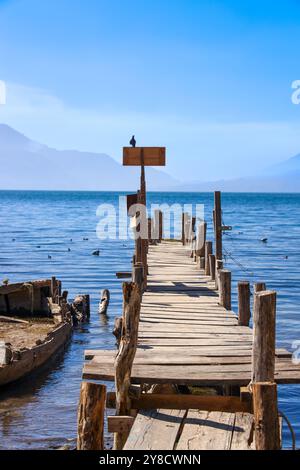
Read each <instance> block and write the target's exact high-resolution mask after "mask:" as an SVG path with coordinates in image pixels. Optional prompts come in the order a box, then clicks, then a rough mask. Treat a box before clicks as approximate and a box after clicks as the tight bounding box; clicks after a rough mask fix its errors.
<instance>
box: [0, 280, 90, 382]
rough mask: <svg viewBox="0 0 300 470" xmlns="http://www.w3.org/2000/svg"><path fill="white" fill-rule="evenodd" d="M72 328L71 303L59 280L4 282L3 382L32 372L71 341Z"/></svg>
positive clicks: (0, 324) (0, 321)
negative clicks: (62, 290)
mask: <svg viewBox="0 0 300 470" xmlns="http://www.w3.org/2000/svg"><path fill="white" fill-rule="evenodd" d="M83 297H84V296H83ZM86 297H88V296H86ZM72 328H73V317H72V306H71V305H70V304H68V302H67V292H66V291H65V292H63V294H61V282H60V281H58V280H56V279H55V278H52V279H47V280H38V281H31V282H24V283H18V284H6V285H1V286H0V385H5V384H9V383H11V382H14V381H16V380H18V379H20V378H22V377H24V376H25V375H28V374H30V373H31V372H33V371H35V370H36V369H37V368H38V367H40V366H42V365H44V364H45V363H46V362H47V361H48V360H50V359H51V358H53V357H54V355H55V354H56V353H58V352H59V350H61V349H62V348H63V347H64V346H65V345H66V343H67V342H68V340H69V338H70V336H71V332H72Z"/></svg>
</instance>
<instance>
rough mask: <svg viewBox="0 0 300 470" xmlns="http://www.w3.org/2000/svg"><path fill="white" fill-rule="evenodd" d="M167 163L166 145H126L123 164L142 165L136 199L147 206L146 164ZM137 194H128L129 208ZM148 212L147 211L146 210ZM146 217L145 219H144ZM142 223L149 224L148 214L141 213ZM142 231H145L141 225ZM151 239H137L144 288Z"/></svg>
mask: <svg viewBox="0 0 300 470" xmlns="http://www.w3.org/2000/svg"><path fill="white" fill-rule="evenodd" d="M165 164H166V149H165V147H124V148H123V165H124V166H140V167H141V177H140V190H139V191H138V193H137V198H136V201H137V203H138V204H143V205H144V206H145V207H146V203H147V198H146V177H145V166H165ZM134 196H135V195H128V196H127V209H129V207H130V205H132V204H134V203H135V197H134ZM145 212H146V211H145ZM144 218H145V220H143V219H144ZM140 224H145V225H146V224H148V220H147V216H145V217H143V216H142V214H140ZM140 233H144V230H142V227H141V226H140ZM148 243H149V240H147V239H144V238H141V237H139V239H138V240H136V253H135V254H136V257H135V260H136V262H139V261H141V262H142V263H143V267H144V289H145V288H146V286H147V274H148V265H147V251H148Z"/></svg>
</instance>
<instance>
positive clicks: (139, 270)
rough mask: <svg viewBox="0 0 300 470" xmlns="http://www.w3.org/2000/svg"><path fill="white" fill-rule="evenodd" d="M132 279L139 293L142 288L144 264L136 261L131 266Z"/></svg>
mask: <svg viewBox="0 0 300 470" xmlns="http://www.w3.org/2000/svg"><path fill="white" fill-rule="evenodd" d="M132 280H133V282H134V283H135V284H136V285H137V286H138V289H139V291H140V294H142V292H143V290H144V266H143V264H142V263H136V264H135V265H134V267H133V272H132Z"/></svg>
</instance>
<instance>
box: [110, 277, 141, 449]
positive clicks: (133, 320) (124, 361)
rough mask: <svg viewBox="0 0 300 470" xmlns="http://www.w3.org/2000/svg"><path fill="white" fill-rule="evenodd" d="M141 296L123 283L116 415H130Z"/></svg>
mask: <svg viewBox="0 0 300 470" xmlns="http://www.w3.org/2000/svg"><path fill="white" fill-rule="evenodd" d="M140 307H141V296H140V290H139V288H138V286H137V285H136V284H135V283H133V282H131V283H124V284H123V328H122V337H121V341H120V346H119V351H118V354H117V357H116V360H115V385H116V415H117V416H129V415H130V411H131V401H130V397H129V389H130V377H131V369H132V364H133V360H134V357H135V353H136V348H137V339H138V326H139V318H140ZM127 437H128V434H127V433H126V432H118V433H116V434H115V437H114V449H115V450H121V449H123V447H124V444H125V442H126V440H127Z"/></svg>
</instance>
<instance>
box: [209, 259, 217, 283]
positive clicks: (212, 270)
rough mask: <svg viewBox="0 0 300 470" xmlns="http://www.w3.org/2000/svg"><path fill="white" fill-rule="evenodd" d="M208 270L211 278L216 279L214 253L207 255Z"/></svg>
mask: <svg viewBox="0 0 300 470" xmlns="http://www.w3.org/2000/svg"><path fill="white" fill-rule="evenodd" d="M208 259H209V270H210V277H211V280H212V281H214V280H215V279H216V257H215V255H209V257H208Z"/></svg>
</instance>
